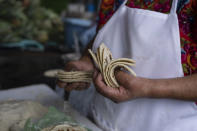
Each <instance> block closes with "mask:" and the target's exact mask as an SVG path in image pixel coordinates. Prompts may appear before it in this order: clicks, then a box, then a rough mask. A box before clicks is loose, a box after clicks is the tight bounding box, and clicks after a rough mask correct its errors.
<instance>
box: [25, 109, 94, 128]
mask: <svg viewBox="0 0 197 131" xmlns="http://www.w3.org/2000/svg"><path fill="white" fill-rule="evenodd" d="M61 127H73V129H74V128H76V129H78V130H76V131H91V130H89V129H87V128H85V127H84V126H82V125H80V124H78V123H77V122H76V121H75V120H73V119H72V118H71V117H70V116H68V115H65V114H64V113H62V112H59V111H58V110H57V109H56V108H54V107H50V108H49V111H48V113H47V114H46V115H45V116H44V117H43V118H41V119H40V120H31V119H29V120H28V121H27V122H26V124H25V127H24V131H51V130H54V131H56V130H55V129H56V128H61ZM62 129H63V128H62ZM66 129H67V128H66Z"/></svg>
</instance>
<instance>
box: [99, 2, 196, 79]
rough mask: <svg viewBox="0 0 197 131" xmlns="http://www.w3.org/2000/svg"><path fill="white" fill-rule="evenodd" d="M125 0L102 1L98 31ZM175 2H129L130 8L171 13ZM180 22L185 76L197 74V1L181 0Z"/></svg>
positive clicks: (178, 10) (178, 13) (179, 5)
mask: <svg viewBox="0 0 197 131" xmlns="http://www.w3.org/2000/svg"><path fill="white" fill-rule="evenodd" d="M123 1H124V0H102V2H101V7H100V12H99V25H98V29H100V28H102V26H103V25H104V24H105V23H106V22H107V21H108V20H109V19H110V17H111V16H112V15H113V14H114V13H115V11H116V10H117V9H118V7H119V6H120V5H121V4H122V2H123ZM172 1H173V0H128V1H127V3H126V5H127V6H128V7H130V8H141V9H146V10H152V11H158V12H161V13H169V12H170V9H171V4H172ZM177 15H178V20H179V29H180V40H181V55H182V66H183V71H184V75H185V76H187V75H191V74H193V73H197V19H196V18H197V16H196V15H197V1H196V0H179V2H178V7H177Z"/></svg>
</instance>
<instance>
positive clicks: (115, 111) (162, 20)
mask: <svg viewBox="0 0 197 131" xmlns="http://www.w3.org/2000/svg"><path fill="white" fill-rule="evenodd" d="M177 2H178V0H173V4H172V8H171V12H170V14H163V13H159V12H155V11H149V10H144V9H136V8H129V7H127V6H126V5H125V3H124V4H123V5H122V6H121V7H120V8H119V9H118V10H117V12H116V13H115V14H114V15H113V16H112V17H111V19H110V20H109V21H108V22H107V23H106V24H105V25H104V27H103V28H102V29H101V30H100V31H99V33H98V35H97V37H96V40H95V43H94V45H93V50H94V51H96V49H97V48H98V46H99V45H100V44H101V43H102V42H104V43H105V44H106V45H107V46H108V47H109V49H110V50H111V51H112V54H113V56H114V57H115V58H121V57H127V58H132V59H134V60H135V61H136V67H135V68H133V70H134V71H135V72H136V74H137V76H140V77H145V78H156V79H157V78H173V77H182V76H183V70H182V65H181V47H180V36H179V26H178V18H177V14H176V8H177ZM91 107H92V114H93V117H94V119H95V121H96V122H97V124H98V125H99V126H101V127H102V128H103V130H105V131H159V130H164V131H167V130H168V131H178V130H177V129H182V127H184V128H183V130H184V131H190V129H191V128H187V127H189V126H186V125H187V123H185V124H182V125H179V123H183V122H184V121H185V122H187V119H188V120H189V119H190V117H189V116H193V115H196V114H197V108H196V105H195V104H194V103H193V102H186V101H179V100H172V99H137V100H131V101H128V102H124V103H121V104H115V103H113V102H112V101H110V100H109V99H107V98H105V97H103V96H101V95H100V94H99V93H97V92H96V93H95V97H94V100H93V104H92V106H91ZM193 120H194V122H193V121H189V122H191V123H190V124H192V127H193V129H194V130H197V124H196V123H197V119H195V118H193ZM194 123H195V124H194ZM177 127H178V128H177ZM165 128H166V130H165ZM179 131H180V130H179ZM181 131H182V130H181Z"/></svg>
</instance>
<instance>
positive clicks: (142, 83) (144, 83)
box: [136, 77, 155, 98]
mask: <svg viewBox="0 0 197 131" xmlns="http://www.w3.org/2000/svg"><path fill="white" fill-rule="evenodd" d="M136 83H137V87H138V88H139V89H140V91H139V95H138V96H139V98H151V97H153V96H152V95H153V93H152V92H154V91H153V90H154V88H153V87H154V84H155V83H154V80H152V79H146V78H140V77H136Z"/></svg>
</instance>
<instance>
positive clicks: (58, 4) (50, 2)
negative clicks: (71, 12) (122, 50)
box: [41, 0, 71, 14]
mask: <svg viewBox="0 0 197 131" xmlns="http://www.w3.org/2000/svg"><path fill="white" fill-rule="evenodd" d="M70 1H71V0H56V1H55V0H41V4H42V5H43V6H44V7H46V8H48V9H51V10H53V11H55V12H56V13H58V14H60V13H61V12H62V10H64V9H66V7H67V5H68V3H69V2H70Z"/></svg>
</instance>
